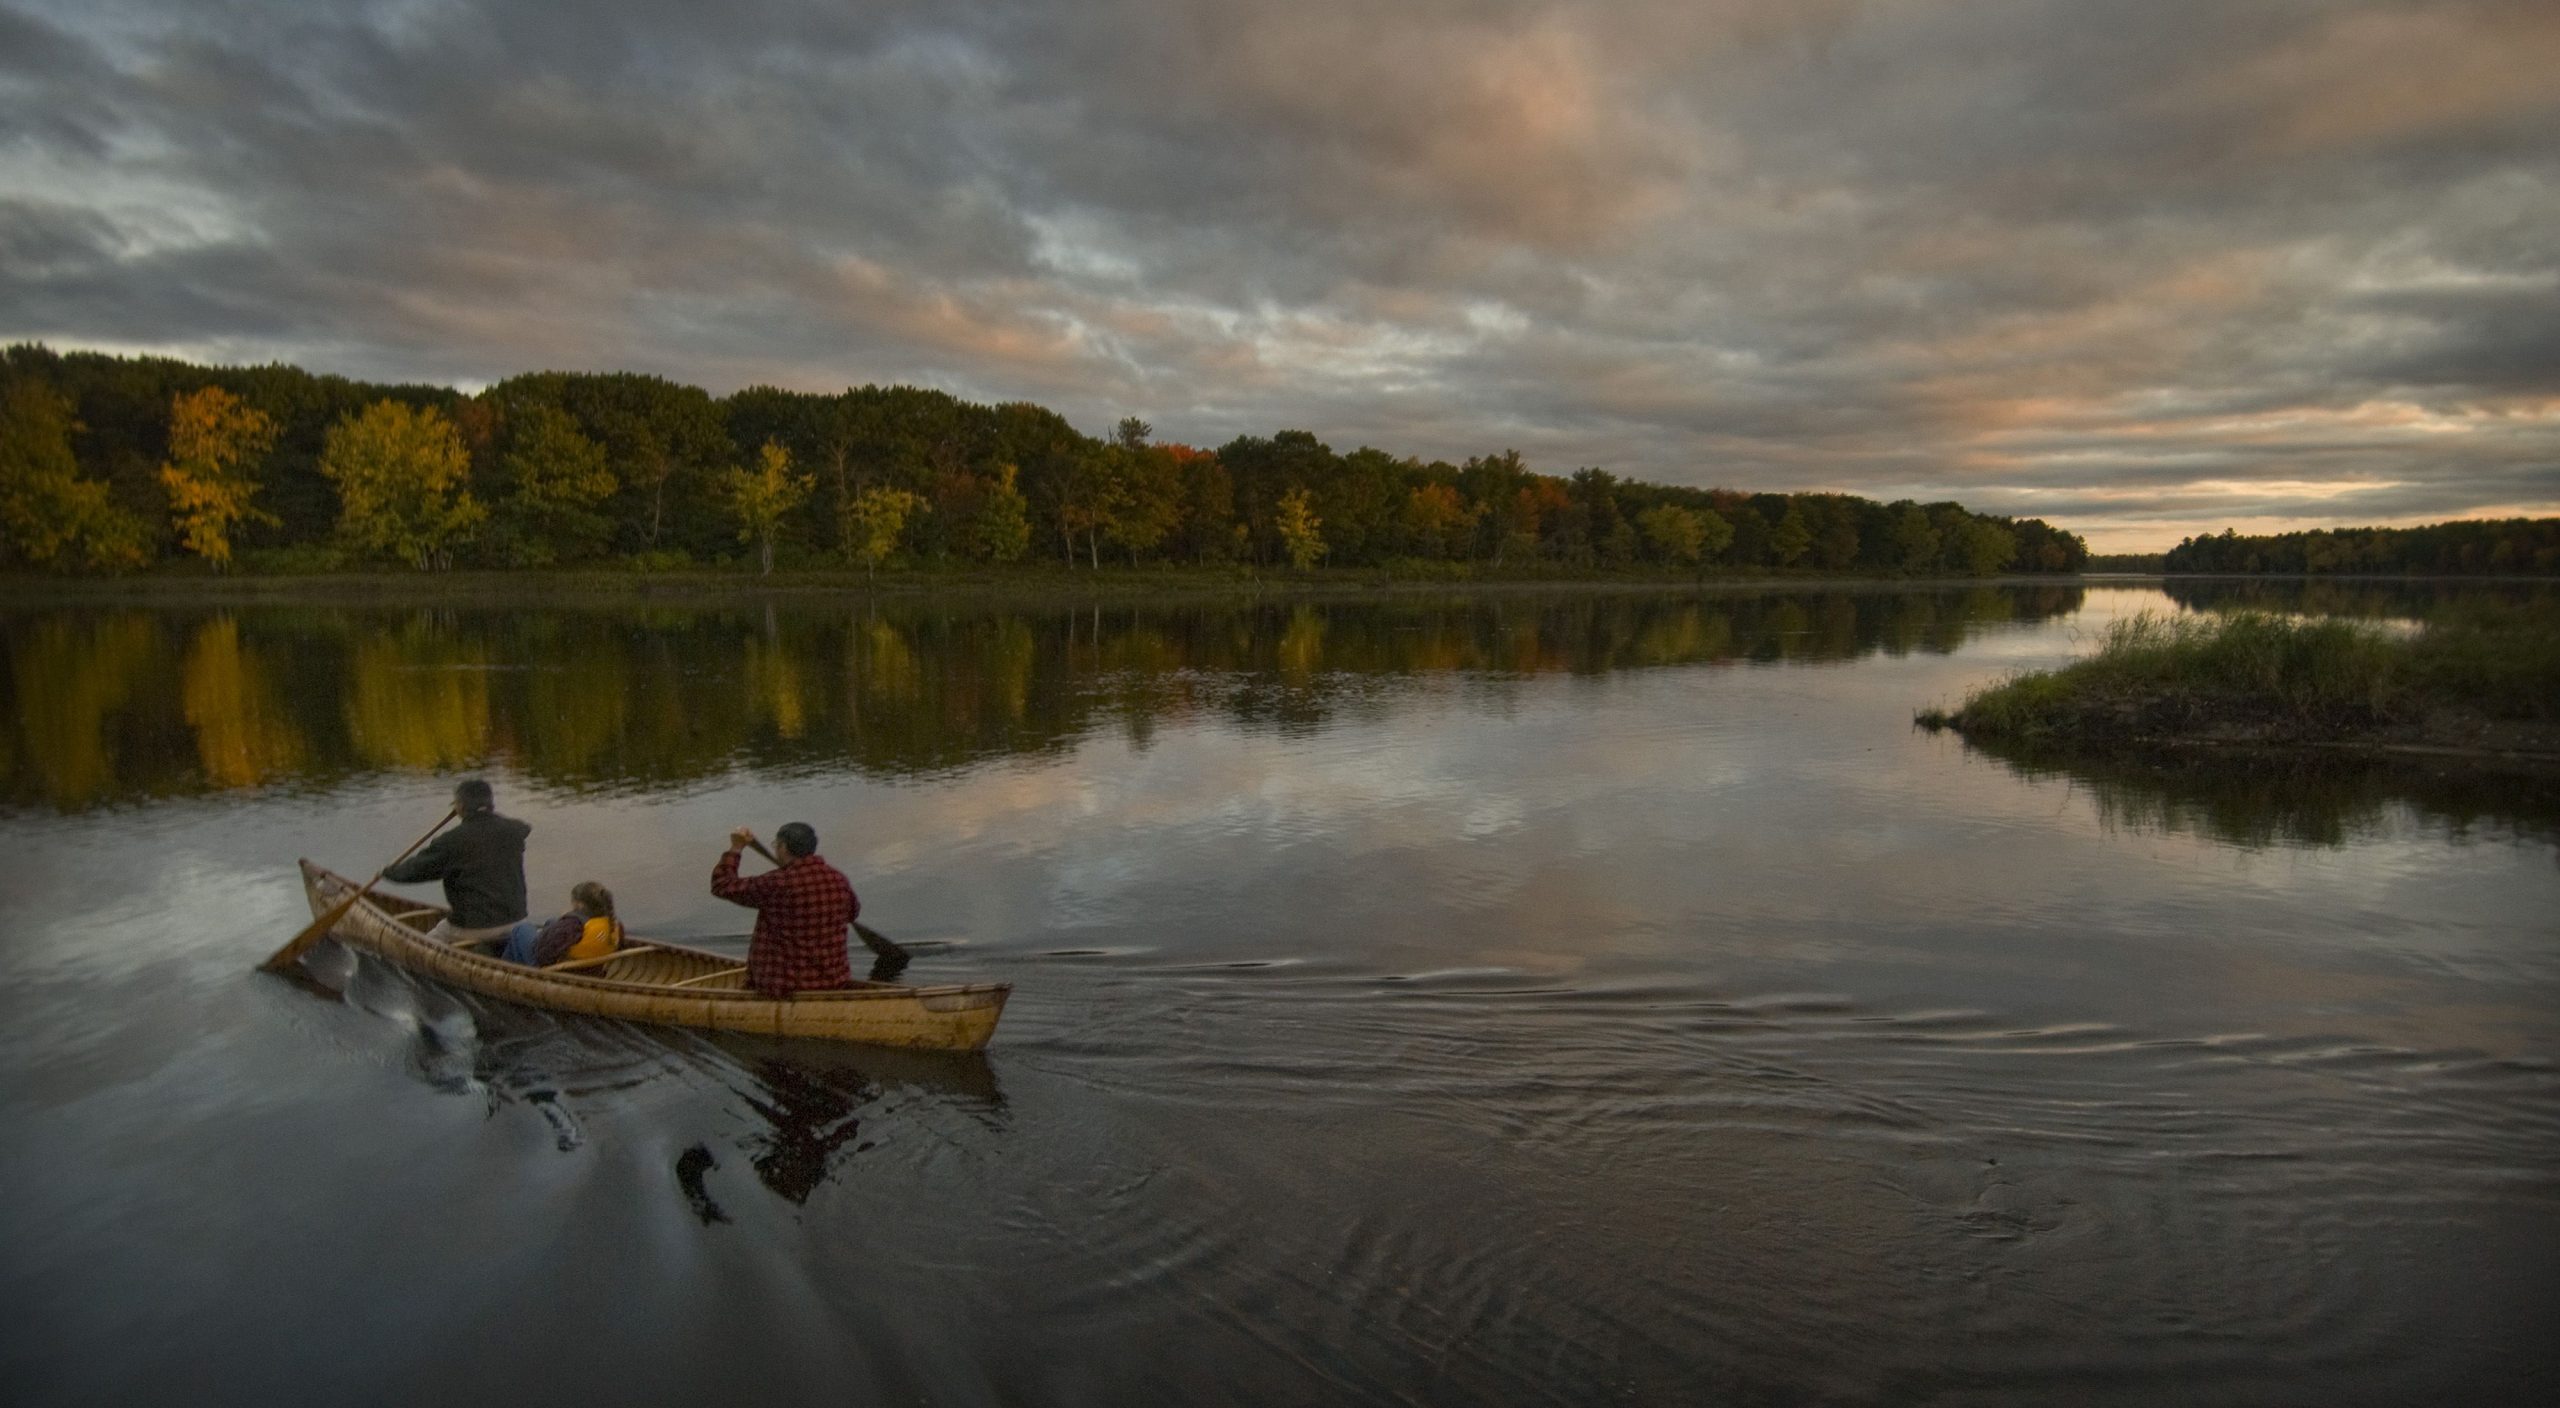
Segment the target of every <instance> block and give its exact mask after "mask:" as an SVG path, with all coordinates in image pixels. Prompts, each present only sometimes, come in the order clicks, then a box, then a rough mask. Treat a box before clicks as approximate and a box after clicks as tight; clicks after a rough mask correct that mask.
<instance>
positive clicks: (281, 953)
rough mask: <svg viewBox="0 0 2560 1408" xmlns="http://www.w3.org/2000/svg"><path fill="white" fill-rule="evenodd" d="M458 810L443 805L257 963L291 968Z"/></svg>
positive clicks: (272, 969) (271, 967)
mask: <svg viewBox="0 0 2560 1408" xmlns="http://www.w3.org/2000/svg"><path fill="white" fill-rule="evenodd" d="M460 814H461V808H459V807H448V808H446V809H445V814H444V815H443V816H440V817H438V818H436V824H435V825H433V826H430V827H428V828H427V832H426V835H424V836H420V837H419V838H418V839H417V840H415V841H412V842H410V843H409V849H408V850H405V851H402V852H401V853H400V854H398V855H396V856H393V857H392V858H391V859H390V860H389V861H387V862H385V863H384V865H383V867H382V869H381V870H377V871H375V872H373V878H372V879H370V880H367V881H366V882H364V884H363V885H362V886H360V887H358V888H357V890H356V892H355V893H354V894H352V895H349V896H347V897H346V898H345V899H342V900H340V901H338V902H337V903H336V904H333V905H331V906H329V912H328V913H326V914H323V915H321V916H320V917H319V918H317V919H314V920H312V921H311V927H309V928H307V929H304V930H303V931H302V932H301V933H299V934H296V935H294V936H293V940H292V942H290V943H287V944H286V945H285V946H284V947H282V948H280V949H277V950H276V951H275V952H273V953H271V954H268V955H267V961H266V962H264V963H261V964H259V965H258V966H259V967H260V968H263V969H265V970H266V971H268V972H270V973H281V972H283V971H285V970H286V969H288V968H291V967H292V966H293V965H294V964H296V963H299V962H301V961H302V954H303V951H304V950H305V949H308V948H310V947H311V946H312V945H313V944H316V943H318V942H320V936H321V935H323V934H326V933H328V932H329V931H330V930H331V929H333V928H336V927H337V923H338V921H339V920H341V919H344V918H346V917H347V911H348V910H351V909H353V908H355V907H356V901H358V900H360V899H363V898H364V897H365V896H367V895H369V894H372V893H373V887H374V886H376V885H379V884H381V883H382V876H383V872H384V871H387V870H389V869H390V868H391V867H392V866H395V865H398V864H399V863H400V862H402V861H404V860H407V859H408V858H409V857H410V856H412V855H415V854H416V853H417V850H418V848H419V847H420V846H423V845H425V844H427V842H428V841H429V840H430V839H432V838H433V837H434V836H435V834H436V833H437V832H439V831H442V830H444V828H445V823H447V822H449V821H451V820H453V819H454V818H455V817H456V816H458V815H460Z"/></svg>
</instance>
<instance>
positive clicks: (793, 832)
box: [773, 821, 818, 860]
mask: <svg viewBox="0 0 2560 1408" xmlns="http://www.w3.org/2000/svg"><path fill="white" fill-rule="evenodd" d="M773 839H774V843H775V844H776V845H779V846H781V847H782V849H784V850H786V851H789V852H790V853H791V855H792V858H793V859H795V860H796V859H798V858H800V857H801V856H814V855H816V854H817V853H818V833H817V832H815V831H813V830H811V829H810V827H809V823H807V822H805V821H786V822H784V823H783V824H782V829H781V830H779V831H776V832H774V833H773Z"/></svg>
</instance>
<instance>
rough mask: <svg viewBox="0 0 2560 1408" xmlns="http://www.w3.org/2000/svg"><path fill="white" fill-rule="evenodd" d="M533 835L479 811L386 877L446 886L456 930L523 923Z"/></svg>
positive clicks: (523, 827)
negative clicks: (527, 846)
mask: <svg viewBox="0 0 2560 1408" xmlns="http://www.w3.org/2000/svg"><path fill="white" fill-rule="evenodd" d="M532 834H533V828H532V827H531V826H528V825H526V824H525V823H523V822H521V821H518V820H516V819H515V818H514V817H511V816H500V815H498V814H497V813H496V812H474V813H472V814H471V815H469V816H466V817H464V818H463V819H462V822H461V824H460V825H458V826H456V827H454V828H453V829H452V830H451V831H448V832H446V833H444V834H443V835H441V836H438V837H437V838H436V839H434V840H433V841H430V842H428V843H427V848H426V849H425V850H423V851H420V852H418V853H417V854H416V855H414V856H411V857H409V858H408V859H407V860H404V861H402V862H400V863H399V864H398V865H395V866H393V867H391V868H390V869H389V870H386V871H384V872H382V878H383V879H385V880H389V881H392V882H394V883H396V884H401V885H421V884H424V883H426V882H427V881H429V880H441V881H443V882H444V902H445V904H446V906H447V907H449V908H451V909H452V910H453V923H454V927H456V928H459V929H486V928H489V927H490V926H492V925H496V924H512V923H514V922H515V921H517V920H519V919H522V918H524V838H525V837H527V836H530V835H532Z"/></svg>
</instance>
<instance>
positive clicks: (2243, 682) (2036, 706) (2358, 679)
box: [1917, 598, 2560, 752]
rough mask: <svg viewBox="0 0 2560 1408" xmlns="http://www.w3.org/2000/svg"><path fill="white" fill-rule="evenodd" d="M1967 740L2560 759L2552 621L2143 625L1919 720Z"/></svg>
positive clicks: (2559, 633) (2475, 617)
mask: <svg viewBox="0 0 2560 1408" xmlns="http://www.w3.org/2000/svg"><path fill="white" fill-rule="evenodd" d="M1917 719H1918V722H1919V723H1920V724H1922V725H1923V726H1925V727H1929V728H1932V729H1936V728H1953V729H1956V730H1957V731H1959V732H1961V733H1963V734H1964V735H1965V736H1966V738H1968V739H1974V740H2013V741H2020V742H2027V743H2046V742H2071V743H2172V744H2175V743H2267V744H2362V745H2373V746H2394V745H2407V746H2422V747H2440V748H2454V749H2465V750H2474V751H2500V750H2506V751H2519V750H2520V751H2530V752H2547V751H2553V750H2555V749H2560V608H2555V604H2554V603H2553V602H2552V601H2551V600H2550V599H2548V598H2544V599H2541V600H2538V601H2531V602H2523V603H2481V604H2477V605H2474V606H2471V607H2468V608H2465V609H2460V610H2454V611H2448V612H2446V613H2443V614H2440V615H2438V616H2436V617H2434V618H2432V619H2430V620H2428V621H2427V622H2425V623H2424V624H2423V625H2419V626H2416V627H2413V628H2395V627H2393V626H2391V625H2388V624H2383V623H2376V622H2370V621H2354V620H2344V619H2338V618H2326V617H2320V618H2301V617H2289V616H2280V615H2274V614H2270V613H2265V612H2257V611H2238V612H2232V613H2229V614H2225V615H2212V616H2206V615H2193V616H2160V615H2154V614H2150V613H2145V614H2143V615H2139V616H2135V617H2132V618H2130V619H2127V620H2122V621H2117V622H2115V623H2113V624H2112V625H2110V626H2109V627H2108V628H2107V633H2106V636H2105V639H2104V640H2103V641H2102V643H2101V644H2100V646H2099V648H2098V650H2097V652H2096V653H2095V654H2094V655H2092V656H2090V657H2089V658H2087V659H2085V660H2081V661H2079V662H2077V663H2075V664H2072V665H2070V666H2067V667H2065V668H2063V669H2060V670H2053V671H2040V672H2036V673H2032V674H2025V675H2019V676H2016V677H2013V678H2011V679H2008V680H2005V681H2003V682H2001V683H1999V684H1996V685H1992V686H1990V687H1987V688H1985V689H1982V690H1980V691H1977V692H1976V693H1974V694H1973V695H1972V696H1971V697H1969V698H1967V699H1966V700H1965V701H1964V703H1963V705H1962V706H1961V707H1959V708H1957V709H1955V710H1953V711H1947V710H1943V709H1931V710H1927V711H1924V712H1922V713H1921V714H1919V715H1918V716H1917Z"/></svg>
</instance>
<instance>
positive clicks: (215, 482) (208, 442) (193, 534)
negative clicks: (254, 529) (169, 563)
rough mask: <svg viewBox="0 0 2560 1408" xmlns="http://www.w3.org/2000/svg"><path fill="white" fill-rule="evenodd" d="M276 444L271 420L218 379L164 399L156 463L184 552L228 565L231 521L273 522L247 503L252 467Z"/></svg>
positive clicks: (253, 488) (218, 566) (253, 489)
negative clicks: (162, 452) (160, 454)
mask: <svg viewBox="0 0 2560 1408" xmlns="http://www.w3.org/2000/svg"><path fill="white" fill-rule="evenodd" d="M275 443H276V423H275V421H274V420H273V419H272V418H271V417H269V416H268V415H267V413H266V412H264V411H261V410H259V409H258V408H257V407H255V406H252V405H250V404H249V403H248V402H246V401H243V400H241V399H240V398H239V397H237V396H234V395H232V394H231V393H230V392H228V391H225V390H223V389H222V388H221V387H219V386H207V387H203V388H201V389H199V390H195V391H187V392H181V393H179V394H178V395H177V396H175V397H172V398H171V399H170V401H169V459H168V462H167V463H165V464H163V465H161V466H160V482H161V483H162V484H165V485H167V486H168V489H169V516H170V518H171V519H173V520H174V521H175V522H176V525H177V529H178V540H179V541H180V542H182V543H184V544H186V548H187V551H189V552H192V553H194V554H195V555H196V556H198V557H201V558H203V559H204V560H205V561H206V562H209V563H211V564H213V568H214V570H215V571H217V572H218V571H220V570H222V569H223V568H225V567H228V566H230V565H231V529H232V527H233V525H235V524H239V523H244V522H255V523H274V522H276V521H277V519H276V516H275V515H274V514H272V513H268V512H267V511H265V510H264V509H260V508H256V507H253V506H252V505H251V503H250V500H252V499H254V498H256V497H257V493H258V481H257V479H256V478H255V477H254V476H253V474H252V470H253V469H254V468H255V466H256V464H257V462H258V461H259V460H261V459H263V458H264V457H265V456H266V453H267V451H269V450H270V449H273V448H274V447H275Z"/></svg>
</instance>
